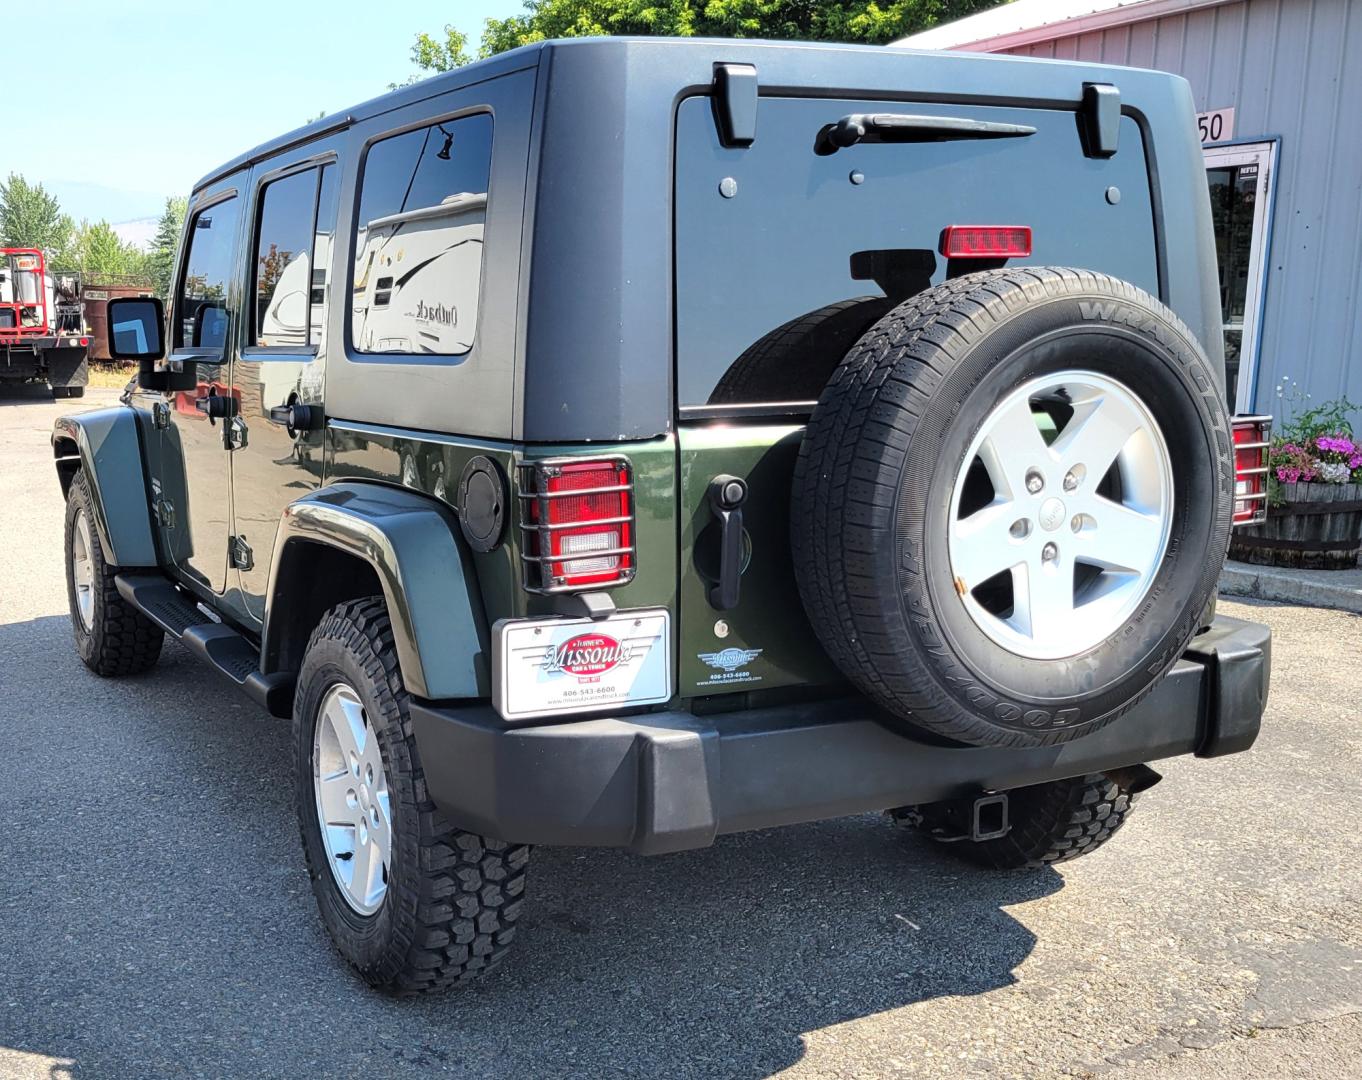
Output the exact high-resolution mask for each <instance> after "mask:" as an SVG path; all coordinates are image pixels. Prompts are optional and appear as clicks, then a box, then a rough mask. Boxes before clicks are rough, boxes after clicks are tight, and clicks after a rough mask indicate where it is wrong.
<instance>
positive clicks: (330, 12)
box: [0, 0, 521, 223]
mask: <svg viewBox="0 0 1362 1080" xmlns="http://www.w3.org/2000/svg"><path fill="white" fill-rule="evenodd" d="M520 11H521V0H446V2H444V3H436V2H434V0H381V2H380V3H378V4H374V3H359V2H357V0H331V2H328V3H322V2H317V0H236V2H234V3H229V4H205V5H186V4H184V3H183V0H119V2H118V3H116V4H111V3H109V2H108V0H65V2H64V3H61V4H57V3H54V2H52V0H39V2H38V3H27V2H23V0H0V12H3V14H0V22H3V24H4V25H3V37H4V40H5V44H6V53H7V56H8V59H7V61H6V63H5V65H4V70H5V72H6V74H8V75H9V76H10V77H11V78H15V77H16V76H19V77H21V78H22V80H23V81H22V82H11V83H10V84H9V85H8V87H7V89H6V92H5V93H4V94H3V95H0V99H2V100H3V101H4V102H5V105H4V106H0V115H3V117H4V123H3V125H2V126H3V131H4V137H3V138H0V177H5V176H8V175H9V174H10V173H12V172H16V173H20V174H22V175H23V176H24V178H25V179H26V180H28V181H29V182H30V183H34V182H41V183H42V184H43V186H44V187H46V188H47V189H48V191H50V192H52V193H53V194H54V195H56V196H57V198H58V199H59V200H60V201H61V204H62V209H63V210H65V211H66V212H67V213H69V214H70V215H71V216H72V217H74V218H75V219H76V220H78V221H79V220H81V219H83V218H84V219H89V220H91V221H97V220H99V219H100V218H103V219H106V220H108V221H110V222H115V223H117V222H123V221H130V220H134V219H138V218H145V217H154V216H159V214H160V213H161V210H162V209H163V207H164V205H165V199H166V196H167V195H187V194H188V193H189V189H190V188H191V187H192V186H193V184H194V182H195V181H196V180H198V179H199V177H201V176H203V175H204V174H205V173H207V172H208V171H209V170H210V169H212V168H214V167H215V166H217V165H219V164H221V163H222V162H224V161H226V160H228V159H229V158H233V157H235V156H236V155H237V154H239V153H241V152H242V151H244V150H249V149H250V148H251V147H253V146H255V145H257V144H258V143H261V142H264V141H265V140H266V139H269V138H273V137H274V136H276V135H280V134H283V133H284V132H285V131H289V130H291V129H292V128H295V127H298V126H299V125H300V124H303V123H305V122H307V121H308V120H309V119H311V118H312V117H314V116H316V115H317V114H318V113H319V112H322V111H325V112H328V113H329V112H335V111H338V110H340V109H344V108H347V107H348V106H351V105H355V104H358V103H359V102H361V101H365V100H367V99H368V98H371V97H374V96H376V95H378V94H381V93H384V92H385V91H386V90H387V88H388V84H389V83H393V82H401V81H403V80H404V79H406V78H407V76H408V75H410V74H413V73H414V72H415V71H416V68H415V67H414V65H413V64H412V63H411V45H412V42H413V41H414V40H415V37H416V35H417V34H418V33H420V32H422V31H425V32H427V33H430V34H439V33H441V31H442V28H443V27H444V25H445V24H446V23H450V24H452V25H454V26H455V27H457V28H458V29H460V30H462V31H463V32H464V33H466V34H468V36H469V38H470V39H471V40H472V43H473V44H474V45H476V42H477V39H478V38H479V36H480V35H481V33H482V24H483V20H484V19H487V18H489V17H494V18H504V17H505V16H507V15H512V14H517V13H519V12H520ZM24 41H31V42H33V43H34V47H33V49H32V50H28V49H18V48H16V43H20V42H24ZM44 54H46V55H47V56H50V57H51V61H50V63H51V68H50V73H48V72H45V71H44V65H45V62H44V61H43V60H41V57H42V56H43V55H44ZM26 88H31V89H33V90H35V91H36V93H32V94H30V93H27V92H26ZM20 103H22V105H21V104H20ZM34 106H36V107H34Z"/></svg>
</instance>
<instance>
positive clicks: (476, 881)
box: [293, 596, 530, 995]
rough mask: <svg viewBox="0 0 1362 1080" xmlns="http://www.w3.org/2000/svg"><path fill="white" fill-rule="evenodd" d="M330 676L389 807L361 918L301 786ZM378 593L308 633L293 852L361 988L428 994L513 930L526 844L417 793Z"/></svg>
mask: <svg viewBox="0 0 1362 1080" xmlns="http://www.w3.org/2000/svg"><path fill="white" fill-rule="evenodd" d="M338 682H344V683H346V684H347V685H348V686H350V687H351V688H352V689H353V690H354V691H355V692H356V693H357V694H358V695H359V698H360V701H361V702H362V704H363V706H364V710H365V712H366V714H367V716H368V719H369V723H370V724H371V725H372V727H373V729H374V730H375V732H376V734H377V737H378V742H379V749H380V752H381V754H382V758H383V765H384V769H385V771H386V773H387V779H388V789H389V793H390V796H391V807H392V855H391V870H390V874H389V877H388V882H387V886H388V887H387V891H386V893H385V895H384V897H383V900H382V903H381V906H380V907H379V908H378V910H377V911H375V912H374V913H373V914H371V915H361V914H359V913H358V912H357V911H356V910H355V909H354V908H352V907H351V906H350V905H349V904H348V903H347V902H346V900H345V898H344V897H343V895H342V894H341V892H340V889H339V887H338V886H337V884H336V881H335V878H334V876H333V874H332V872H331V868H330V866H329V864H328V861H327V855H326V848H325V845H324V843H323V841H322V837H321V831H320V825H319V823H318V820H317V811H316V804H315V796H314V792H313V775H312V773H313V770H312V748H313V736H314V731H315V725H316V722H317V714H318V709H319V707H320V705H321V703H322V701H323V699H324V697H325V695H326V692H327V691H328V690H329V689H330V688H331V687H333V686H335V685H336V684H337V683H338ZM408 701H409V698H408V695H407V691H406V688H405V687H404V685H403V683H402V675H401V672H400V671H399V669H398V664H397V654H396V650H395V648H394V646H393V633H392V627H391V624H390V623H389V620H388V612H387V608H386V606H385V604H384V601H383V598H382V597H377V596H375V597H369V598H367V599H363V600H354V601H351V602H349V603H345V604H340V605H338V606H337V607H334V608H332V609H331V610H330V611H328V612H327V613H326V615H325V616H323V618H322V621H321V623H320V624H319V625H318V626H317V628H316V630H315V631H313V634H312V638H311V640H310V641H309V643H308V647H307V653H306V655H305V656H304V658H303V664H302V670H301V672H300V673H299V677H298V687H297V692H296V696H295V698H294V710H293V741H294V780H295V784H294V788H295V803H296V807H297V811H298V823H299V826H300V829H301V832H302V841H303V853H304V855H305V857H306V859H307V868H308V873H309V875H310V876H311V879H312V889H313V892H314V894H315V895H316V898H317V905H318V908H319V909H320V912H321V916H322V921H323V922H324V923H325V924H326V929H327V931H328V932H329V933H330V935H331V938H332V940H333V941H334V942H335V944H336V947H337V948H338V949H339V950H340V952H341V955H343V956H344V957H345V959H346V960H348V961H349V962H350V964H351V965H352V966H353V967H354V968H355V970H356V971H357V972H358V973H359V974H360V976H361V977H363V978H364V980H365V981H366V982H368V983H369V984H370V985H371V986H374V987H376V988H378V989H381V990H385V991H387V992H390V993H394V994H399V995H409V994H420V993H430V992H433V991H439V990H443V989H446V988H447V987H451V986H454V985H456V984H460V983H466V982H469V981H471V980H473V979H474V978H476V977H478V976H480V975H484V974H486V973H487V972H489V971H491V970H492V969H493V968H494V967H496V965H497V964H498V963H500V962H501V959H502V958H503V957H504V956H505V955H506V952H507V949H508V947H509V945H510V943H511V939H512V938H513V937H514V936H515V922H516V919H517V917H518V916H519V914H520V909H521V906H522V903H523V896H524V892H525V874H526V869H527V867H528V865H529V858H530V849H529V847H528V846H526V845H524V844H507V843H504V842H502V841H499V840H493V839H490V838H487V837H482V836H477V835H474V834H473V833H469V832H464V831H462V830H461V829H457V828H454V827H453V826H452V825H450V824H449V822H447V821H446V820H444V818H443V815H442V814H441V813H440V811H439V810H437V809H436V807H435V804H434V803H432V802H431V800H430V796H429V793H428V792H427V790H426V781H425V773H424V770H423V768H422V764H421V759H420V754H419V752H418V750H417V747H416V740H415V738H414V737H413V734H412V723H411V716H410V714H409V712H408Z"/></svg>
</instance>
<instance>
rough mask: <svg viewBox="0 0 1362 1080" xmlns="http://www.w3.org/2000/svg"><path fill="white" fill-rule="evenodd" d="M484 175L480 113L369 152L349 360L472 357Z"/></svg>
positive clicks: (488, 159) (487, 151) (487, 158)
mask: <svg viewBox="0 0 1362 1080" xmlns="http://www.w3.org/2000/svg"><path fill="white" fill-rule="evenodd" d="M491 167H492V117H491V116H490V115H489V114H487V113H477V114H474V115H472V116H465V117H461V118H460V119H457V120H446V121H444V122H443V123H438V124H432V125H430V126H429V127H423V128H417V129H416V130H414V131H408V132H404V133H403V134H401V135H394V136H392V137H391V138H387V139H383V140H380V141H379V142H376V143H374V145H373V146H372V147H370V148H369V152H368V155H367V156H366V158H365V162H364V171H363V175H362V178H361V187H360V199H359V214H358V215H357V217H356V227H355V237H354V252H355V268H354V279H353V296H352V308H351V309H352V322H351V333H352V337H353V344H354V348H355V351H356V352H359V353H426V354H434V355H437V356H460V355H462V354H464V353H466V352H468V351H469V350H470V349H472V347H473V338H474V334H475V332H476V330H477V323H478V301H479V295H480V292H481V288H482V244H483V230H484V227H485V224H486V220H487V186H488V179H489V177H490V174H491Z"/></svg>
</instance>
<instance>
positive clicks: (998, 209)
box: [675, 97, 1159, 695]
mask: <svg viewBox="0 0 1362 1080" xmlns="http://www.w3.org/2000/svg"><path fill="white" fill-rule="evenodd" d="M857 114H895V115H898V116H904V115H907V116H913V117H918V118H922V117H926V118H927V122H926V124H925V127H926V128H927V129H928V130H927V131H926V134H925V135H924V134H923V133H921V132H919V133H917V135H916V136H915V137H922V138H926V139H927V140H928V141H911V142H874V141H869V142H856V143H854V144H853V145H850V146H843V147H840V148H837V149H835V150H833V151H832V152H828V150H829V147H828V145H826V142H825V143H824V145H822V146H821V149H822V150H823V151H824V152H822V153H819V152H818V149H819V147H818V146H817V142H818V139H819V136H820V132H826V130H827V129H828V127H829V126H830V125H836V124H837V123H838V122H839V121H840V120H842V119H843V118H844V117H850V116H853V115H857ZM962 120H963V121H972V122H974V123H973V124H965V125H962V126H963V127H964V128H966V129H971V128H972V129H973V131H972V132H971V131H970V130H966V131H965V132H960V131H956V132H954V133H952V132H950V131H949V130H948V129H949V128H950V127H951V126H952V124H956V125H958V122H959V121H962ZM933 125H935V127H936V128H938V129H940V130H937V131H935V132H933V131H932V130H931V128H932V126H933ZM981 127H982V131H983V132H984V133H985V137H979V134H978V133H979V131H980V130H981ZM1027 132H1029V133H1027ZM942 135H945V137H941V136H942ZM824 137H825V139H826V136H824ZM675 162H676V164H675V185H676V190H675V207H676V231H675V260H676V278H675V281H676V388H677V407H678V442H679V450H680V455H681V466H682V484H681V501H682V505H681V516H682V529H683V538H682V539H683V549H684V554H683V561H682V567H681V590H680V597H681V598H680V609H681V610H680V628H681V634H680V664H679V675H680V686H679V689H680V692H681V693H682V694H683V695H693V694H700V695H709V694H716V693H732V692H737V691H752V690H759V689H768V688H774V687H780V686H790V685H795V684H801V683H803V684H818V683H826V682H830V681H833V680H835V678H836V673H835V671H834V670H833V669H832V668H831V665H830V664H829V663H828V661H827V660H826V658H825V657H824V656H823V655H822V652H821V649H820V648H819V646H818V644H817V642H816V640H815V639H814V637H813V634H812V631H811V629H810V627H809V626H808V623H807V621H806V619H805V617H804V613H803V609H802V606H801V604H800V600H799V595H798V591H797V585H796V582H795V580H794V571H793V568H792V566H791V564H790V554H789V545H788V539H787V536H788V507H789V486H790V475H791V470H792V468H793V463H794V458H795V454H796V453H797V450H798V444H799V438H800V435H801V431H802V423H803V419H804V418H805V417H806V416H807V414H808V411H809V409H810V408H811V407H812V404H813V402H814V401H815V400H816V399H817V397H818V395H819V392H820V390H821V388H822V386H823V385H824V384H825V383H826V381H827V379H828V377H829V375H830V373H831V371H832V370H833V368H834V367H835V366H836V364H837V363H838V361H839V360H840V359H841V358H842V356H843V355H844V354H845V353H846V351H847V350H848V349H849V348H850V346H851V345H852V344H853V343H854V342H855V340H856V339H857V338H858V337H859V336H860V335H861V334H862V333H863V332H864V331H865V330H866V329H867V328H868V327H869V326H870V325H871V324H872V323H874V322H875V321H876V320H877V319H878V318H879V317H880V316H881V315H883V314H884V313H885V312H886V311H888V310H889V309H890V308H891V307H893V306H894V305H895V304H896V303H898V302H900V301H902V300H904V299H906V298H907V297H909V296H911V295H914V294H915V293H918V292H920V291H922V290H923V289H925V288H928V287H930V286H931V285H935V284H939V283H940V282H941V281H943V280H945V278H946V276H947V273H948V266H947V260H946V259H945V258H943V257H942V256H941V255H940V254H939V253H938V246H939V243H940V241H941V236H942V231H943V230H944V229H945V228H946V227H947V226H951V225H1024V226H1028V227H1029V228H1030V229H1031V236H1032V254H1031V256H1030V257H1029V258H1014V259H1012V260H1010V261H1009V262H1008V265H1010V266H1016V265H1025V264H1028V263H1029V264H1032V265H1061V266H1075V267H1085V268H1089V269H1093V270H1100V271H1103V272H1105V273H1108V274H1112V275H1115V276H1117V277H1120V278H1123V279H1125V280H1127V281H1130V282H1133V283H1134V284H1136V285H1138V286H1140V287H1141V288H1143V289H1145V290H1147V291H1149V292H1150V293H1153V294H1154V295H1158V293H1159V267H1158V251H1157V246H1156V242H1155V224H1154V212H1153V205H1152V199H1151V190H1150V172H1149V168H1148V163H1147V160H1146V154H1145V148H1144V143H1143V139H1142V133H1141V130H1140V127H1139V125H1138V124H1137V123H1136V121H1135V120H1134V119H1132V118H1131V117H1129V116H1123V117H1122V118H1121V120H1120V124H1119V145H1118V149H1117V152H1116V153H1115V154H1114V155H1112V156H1111V157H1106V158H1102V157H1092V156H1088V155H1087V154H1086V153H1085V147H1084V142H1083V139H1082V137H1081V135H1080V122H1079V117H1078V115H1077V114H1076V113H1075V112H1073V111H1069V110H1063V109H1036V108H1015V107H1004V106H995V105H987V106H984V105H961V104H945V103H941V104H938V103H933V102H920V101H917V102H911V103H907V102H888V101H866V100H854V99H834V98H811V97H762V98H760V99H759V104H758V113H757V124H756V138H755V141H754V142H753V143H752V145H751V146H748V147H724V146H722V145H721V143H720V139H719V136H718V132H717V129H716V124H715V118H714V111H713V109H712V107H711V102H710V99H709V98H707V97H692V98H688V99H686V100H684V101H682V102H681V104H680V106H679V108H678V111H677V118H676V158H675ZM989 265H997V264H996V263H965V262H964V261H963V260H955V261H953V262H952V264H951V266H950V268H949V272H950V273H951V274H952V275H953V274H956V273H961V272H968V271H969V270H972V269H984V268H987V266H989ZM721 474H730V475H734V476H738V477H741V478H743V479H745V480H746V481H747V482H748V487H749V502H748V505H747V506H746V507H745V508H744V517H745V525H746V527H747V531H748V540H747V542H746V544H745V547H744V553H745V554H744V561H745V563H746V570H745V572H744V574H743V577H742V585H741V588H740V593H739V602H738V604H737V606H735V607H734V608H732V609H731V610H726V611H717V610H716V609H715V608H714V606H713V605H712V604H711V603H710V600H709V596H708V594H709V586H710V584H711V583H712V581H713V578H714V574H715V567H714V565H713V564H714V562H715V557H714V554H713V552H714V546H715V531H716V530H715V528H714V520H713V517H714V516H713V513H712V511H711V510H710V508H709V506H708V505H707V502H706V490H707V487H708V484H709V481H710V480H711V479H712V478H713V477H715V476H718V475H721Z"/></svg>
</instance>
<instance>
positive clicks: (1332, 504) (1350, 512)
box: [1230, 484, 1362, 570]
mask: <svg viewBox="0 0 1362 1080" xmlns="http://www.w3.org/2000/svg"><path fill="white" fill-rule="evenodd" d="M1281 493H1282V497H1283V499H1284V500H1285V502H1284V503H1283V504H1282V505H1281V506H1272V507H1269V508H1268V511H1267V521H1266V522H1264V523H1263V524H1262V525H1252V526H1248V527H1246V528H1241V529H1235V530H1234V532H1233V533H1232V534H1231V537H1230V558H1231V559H1238V560H1239V561H1241V562H1247V563H1256V564H1258V565H1259V566H1295V567H1300V568H1302V569H1305V570H1350V569H1352V568H1353V567H1354V566H1356V565H1357V561H1358V555H1359V553H1362V484H1283V485H1282V486H1281Z"/></svg>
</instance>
